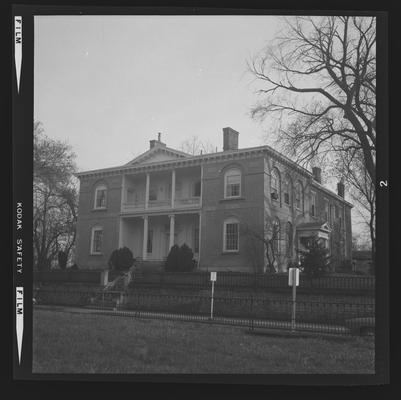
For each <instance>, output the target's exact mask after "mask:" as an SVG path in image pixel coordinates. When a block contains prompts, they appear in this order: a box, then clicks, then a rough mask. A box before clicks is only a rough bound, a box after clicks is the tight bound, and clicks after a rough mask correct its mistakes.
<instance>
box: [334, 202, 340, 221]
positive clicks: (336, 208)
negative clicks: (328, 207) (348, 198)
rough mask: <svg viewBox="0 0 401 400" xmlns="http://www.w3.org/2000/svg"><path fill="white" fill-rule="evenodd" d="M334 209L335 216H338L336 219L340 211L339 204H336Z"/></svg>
mask: <svg viewBox="0 0 401 400" xmlns="http://www.w3.org/2000/svg"><path fill="white" fill-rule="evenodd" d="M334 210H335V217H336V219H338V217H339V211H338V206H337V205H335V206H334Z"/></svg>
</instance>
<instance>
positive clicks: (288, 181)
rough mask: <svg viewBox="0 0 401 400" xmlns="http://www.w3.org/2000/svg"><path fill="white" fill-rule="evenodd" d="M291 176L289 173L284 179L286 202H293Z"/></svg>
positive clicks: (288, 203)
mask: <svg viewBox="0 0 401 400" xmlns="http://www.w3.org/2000/svg"><path fill="white" fill-rule="evenodd" d="M291 186H292V185H291V178H290V177H289V176H288V175H287V176H286V178H285V181H284V203H285V204H287V205H290V204H291Z"/></svg>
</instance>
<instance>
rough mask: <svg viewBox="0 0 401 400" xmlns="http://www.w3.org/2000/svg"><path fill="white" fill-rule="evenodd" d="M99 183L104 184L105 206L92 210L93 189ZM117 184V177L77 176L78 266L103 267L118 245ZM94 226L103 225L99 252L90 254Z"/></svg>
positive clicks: (118, 202) (118, 190)
mask: <svg viewBox="0 0 401 400" xmlns="http://www.w3.org/2000/svg"><path fill="white" fill-rule="evenodd" d="M100 184H104V185H106V187H107V207H106V209H105V210H94V201H95V199H94V195H95V188H96V187H97V186H98V185H100ZM121 185H122V178H121V176H112V177H105V178H102V179H97V178H83V179H81V182H80V191H79V213H78V222H77V264H78V266H79V267H80V268H88V269H96V268H106V267H107V261H108V259H109V256H110V254H111V252H112V251H113V250H114V249H116V248H117V247H118V235H119V217H118V215H119V212H120V208H121ZM94 226H101V227H103V246H102V254H101V255H91V254H90V249H91V235H92V228H93V227H94Z"/></svg>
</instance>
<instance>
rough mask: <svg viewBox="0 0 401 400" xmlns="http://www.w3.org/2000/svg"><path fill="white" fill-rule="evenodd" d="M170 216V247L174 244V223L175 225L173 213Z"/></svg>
mask: <svg viewBox="0 0 401 400" xmlns="http://www.w3.org/2000/svg"><path fill="white" fill-rule="evenodd" d="M169 217H170V244H169V246H170V248H169V251H170V249H171V248H172V247H173V246H174V225H175V215H169Z"/></svg>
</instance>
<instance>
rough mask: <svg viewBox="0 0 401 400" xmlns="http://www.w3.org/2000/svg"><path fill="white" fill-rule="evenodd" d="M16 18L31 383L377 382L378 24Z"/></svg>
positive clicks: (87, 15)
mask: <svg viewBox="0 0 401 400" xmlns="http://www.w3.org/2000/svg"><path fill="white" fill-rule="evenodd" d="M53 8H54V7H53ZM42 11H43V10H42ZM16 13H18V9H16V10H14V14H15V16H13V18H15V20H14V29H15V43H14V44H15V46H14V44H13V52H14V57H13V63H14V64H15V82H13V85H14V87H13V107H15V108H16V109H18V107H19V103H18V96H22V97H23V96H24V90H27V87H28V85H29V82H28V80H27V79H28V78H25V77H24V74H25V75H29V74H30V72H29V71H27V68H28V65H30V64H29V63H31V61H32V67H33V70H32V73H31V74H32V77H33V78H32V79H33V82H31V87H30V89H29V90H30V91H31V92H32V98H33V108H32V111H31V114H28V116H27V117H26V119H28V121H26V126H28V127H29V126H30V127H31V131H30V132H29V131H28V132H26V130H24V132H23V135H25V137H24V139H23V140H27V142H30V143H31V145H32V151H31V153H32V154H31V157H32V165H33V170H32V180H31V182H24V185H27V186H29V188H30V190H31V191H30V195H31V196H32V197H31V199H29V198H28V199H27V198H24V201H22V200H19V199H18V194H17V193H16V192H15V193H14V195H15V203H14V206H15V210H16V211H15V212H16V213H17V226H16V227H15V228H14V230H15V235H14V237H15V246H16V250H15V251H16V254H17V255H16V260H17V261H16V266H14V273H15V274H16V275H17V278H18V275H19V274H20V275H22V274H23V273H27V272H25V271H26V270H28V269H30V272H29V273H28V275H27V276H29V277H30V278H31V279H32V280H31V282H30V283H29V282H28V281H26V280H24V281H23V282H24V283H23V284H22V283H21V284H18V283H16V285H17V287H16V289H14V292H15V293H16V309H17V311H16V318H15V323H16V339H15V340H16V345H15V349H16V354H15V359H16V361H15V363H16V364H15V365H16V366H15V370H18V365H19V363H21V357H22V359H23V358H24V348H25V351H26V353H28V352H31V355H29V356H28V355H27V356H26V357H28V358H29V359H30V360H31V361H30V363H31V364H30V365H31V373H32V374H33V375H34V376H36V378H37V379H38V378H39V379H40V376H41V375H43V376H46V374H52V375H59V376H62V375H68V376H72V379H73V376H77V375H80V374H85V376H93V377H95V376H96V375H97V374H102V376H105V375H104V374H106V375H107V376H110V379H113V376H114V375H119V374H123V375H124V376H126V377H128V378H127V379H129V377H130V376H131V377H133V378H134V377H135V376H137V377H138V376H159V375H165V376H168V375H177V374H178V375H182V374H185V375H186V374H190V375H192V376H196V375H201V374H208V375H209V374H210V375H213V374H214V375H216V376H218V375H223V374H234V375H242V376H244V375H245V376H246V375H248V376H249V375H252V374H253V375H258V376H269V375H270V376H273V377H274V376H276V375H286V374H290V375H302V376H308V375H311V376H312V375H313V376H316V375H318V376H320V375H321V376H322V377H323V376H324V375H339V376H347V375H349V376H352V375H358V376H362V379H366V382H367V381H368V379H369V377H372V376H375V374H377V359H378V357H381V359H382V358H383V359H384V360H386V357H387V356H386V354H382V351H383V349H385V344H384V341H385V340H384V339H383V336H380V335H381V334H380V332H381V330H382V329H384V330H386V329H387V328H385V327H386V325H385V324H386V321H383V320H381V322H380V321H379V320H378V318H380V316H379V315H378V312H377V304H376V303H377V301H379V302H380V299H378V297H377V296H378V294H377V293H378V291H377V281H378V280H380V279H383V278H380V277H379V275H380V274H386V273H387V272H386V271H387V269H388V265H387V263H386V260H387V255H386V254H385V255H384V256H383V257H382V253H383V252H386V251H387V250H386V248H383V247H382V248H381V249H379V248H378V246H377V245H376V243H379V242H382V241H381V240H380V233H379V232H378V230H377V218H376V215H377V208H378V207H379V205H378V202H377V197H378V196H380V194H379V192H380V191H385V192H386V191H387V189H388V181H387V180H386V176H385V175H383V174H380V176H378V173H377V170H378V169H379V167H380V165H379V162H378V165H377V166H376V160H377V158H378V157H379V154H376V121H377V118H376V115H377V110H376V99H377V96H378V93H379V92H380V88H378V89H379V90H378V93H377V92H376V82H377V68H378V66H377V64H379V63H377V58H376V57H377V54H379V55H380V51H381V49H380V43H381V42H380V41H378V40H377V37H378V36H377V35H378V33H377V29H378V27H379V25H380V24H383V18H382V17H383V15H379V16H378V15H377V14H374V13H368V12H364V13H350V12H343V13H341V12H335V11H333V12H327V13H325V14H324V13H323V14H322V13H318V14H317V13H312V12H311V13H309V14H308V13H307V14H305V13H302V12H297V11H294V12H292V13H288V14H286V13H283V14H278V13H269V12H266V13H258V14H255V15H249V13H248V14H246V13H244V14H240V13H235V14H230V13H228V14H224V11H223V12H222V13H220V14H215V15H211V14H210V13H205V14H203V15H202V13H201V12H200V13H198V14H191V13H190V12H189V13H188V14H182V13H177V14H176V15H175V14H174V13H173V12H170V13H168V14H163V13H162V12H160V13H157V12H149V13H143V14H142V13H137V14H135V13H131V14H130V13H126V14H124V13H121V14H119V13H118V12H117V13H116V12H112V11H110V13H109V14H108V13H107V12H106V13H92V14H91V12H90V11H89V12H84V13H80V12H78V11H77V12H75V13H69V12H65V11H62V12H60V13H57V12H54V13H51V12H41V10H39V11H38V12H37V13H33V15H32V16H31V22H29V24H30V25H29V27H30V28H26V29H27V30H24V22H25V21H26V19H25V20H24V17H23V16H22V13H21V16H18V14H16ZM27 24H28V23H27ZM27 26H28V25H27ZM28 29H30V31H29V30H28ZM30 32H31V33H33V34H32V35H30V36H28V35H29V33H30ZM28 41H29V45H30V47H29V50H28V51H26V50H25V49H28ZM23 46H26V47H23ZM25 51H26V53H25ZM378 58H379V57H378ZM24 60H28V61H26V62H27V64H26V65H24ZM381 61H383V60H381ZM21 66H22V67H21ZM24 67H25V68H26V69H25V70H24ZM382 68H383V67H382ZM24 79H25V81H24ZM29 93H30V92H29ZM22 97H21V98H22ZM383 104H384V103H383ZM17 112H19V111H16V113H17ZM21 115H22V114H21ZM30 115H32V116H33V118H32V121H29V118H30V117H29V116H30ZM383 119H385V117H384V118H383V117H382V121H383ZM378 120H379V119H378ZM382 123H383V122H382ZM17 125H18V124H17ZM14 129H15V130H16V129H18V126H17V127H16V126H14ZM378 130H379V132H380V134H379V136H380V135H382V136H383V138H380V137H379V141H380V140H387V135H388V131H387V130H386V129H383V125H382V128H381V129H379V128H378ZM14 134H15V133H14ZM381 148H383V149H384V150H385V151H387V149H385V146H382V147H381ZM26 190H27V189H26ZM28 193H29V192H28ZM30 202H31V203H30ZM28 208H29V209H30V210H29V212H28ZM31 210H32V211H31ZM30 212H32V214H30ZM30 215H31V216H32V221H30ZM28 216H29V218H28ZM28 219H29V221H28ZM19 220H20V222H18V221H19ZM22 221H23V222H22ZM381 222H382V223H387V221H385V219H384V218H382V220H381ZM18 224H20V227H18ZM22 226H23V227H24V229H25V231H24V232H23V234H24V235H25V236H24V240H23V239H22V236H21V239H20V238H19V236H18V235H19V232H20V230H21V232H22ZM28 228H29V230H30V232H27V229H28ZM384 229H387V225H385V228H384ZM382 230H383V229H382ZM376 234H377V238H376ZM29 235H30V236H31V237H30V238H29V239H27V237H28V236H29ZM383 238H384V236H383ZM28 247H29V251H28ZM24 252H25V253H24ZM380 252H381V253H380ZM29 255H31V256H32V257H31V258H32V259H28V256H29ZM383 276H384V275H383ZM21 282H22V281H21ZM382 282H384V281H383V280H382ZM29 285H30V286H29ZM28 302H30V303H31V304H29V306H27V303H28ZM22 310H24V313H23V311H22ZM31 310H32V311H31ZM28 312H29V315H30V316H29V318H30V319H29V321H30V322H31V323H32V324H31V325H32V326H31V327H30V322H28V323H27V322H26V321H25V322H23V318H24V317H25V314H27V313H28ZM381 318H383V319H384V318H385V317H384V314H381ZM383 323H384V325H381V326H380V324H383ZM30 329H31V330H32V332H29V330H30ZM23 330H25V333H24V334H23V333H22V332H23ZM28 332H29V334H30V335H32V338H31V344H29V345H28V344H27V343H26V342H27V341H28V339H27V336H26V335H28ZM23 335H25V336H23ZM23 338H24V339H23ZM29 340H30V339H29ZM106 379H107V377H106ZM317 379H319V378H317ZM372 382H374V380H372Z"/></svg>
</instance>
